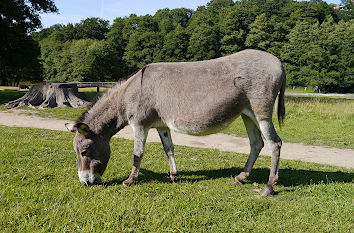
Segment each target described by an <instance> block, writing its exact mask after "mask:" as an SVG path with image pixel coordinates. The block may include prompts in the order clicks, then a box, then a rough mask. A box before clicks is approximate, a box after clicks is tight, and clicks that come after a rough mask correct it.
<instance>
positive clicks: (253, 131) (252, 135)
mask: <svg viewBox="0 0 354 233" xmlns="http://www.w3.org/2000/svg"><path fill="white" fill-rule="evenodd" d="M241 116H242V120H243V122H244V124H245V126H246V130H247V134H248V138H249V141H250V147H251V150H250V155H249V157H248V159H247V162H246V164H245V167H244V168H243V171H242V172H241V173H240V174H239V175H237V176H236V177H235V181H234V184H242V181H243V180H244V179H247V178H248V176H249V175H250V172H251V170H252V167H253V165H254V163H255V162H256V160H257V158H258V155H259V152H261V150H262V148H263V146H264V142H263V139H262V136H261V132H260V131H259V129H258V127H257V125H256V124H255V123H254V121H253V120H252V119H251V118H249V117H248V116H247V115H245V114H242V115H241Z"/></svg>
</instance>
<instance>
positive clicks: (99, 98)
mask: <svg viewBox="0 0 354 233" xmlns="http://www.w3.org/2000/svg"><path fill="white" fill-rule="evenodd" d="M146 67H147V66H144V67H143V68H141V69H139V70H138V71H136V72H135V73H133V74H131V75H130V76H128V78H126V79H122V80H121V81H120V82H117V84H115V85H114V86H112V87H111V88H109V89H108V90H107V91H105V92H103V93H102V92H100V93H98V94H97V96H96V97H95V98H94V99H93V100H92V101H91V103H89V104H88V105H87V107H86V111H85V112H83V113H82V114H81V116H80V117H79V118H78V119H77V120H76V123H79V122H83V121H84V120H85V119H86V116H87V114H88V113H89V111H90V110H91V109H92V108H93V107H94V106H95V105H96V104H97V103H99V102H101V101H102V99H105V98H106V97H107V96H109V95H110V93H111V92H112V91H114V90H115V89H117V88H119V87H120V86H121V85H122V84H124V83H125V82H126V81H128V80H129V79H130V78H131V77H133V76H134V75H135V74H137V73H138V72H139V71H141V72H142V74H141V76H142V77H143V75H144V71H145V69H146Z"/></svg>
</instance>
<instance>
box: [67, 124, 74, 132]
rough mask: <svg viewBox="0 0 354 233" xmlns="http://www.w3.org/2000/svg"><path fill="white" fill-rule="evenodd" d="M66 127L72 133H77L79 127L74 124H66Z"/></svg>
mask: <svg viewBox="0 0 354 233" xmlns="http://www.w3.org/2000/svg"><path fill="white" fill-rule="evenodd" d="M65 127H66V128H67V129H68V130H69V131H70V132H76V131H77V127H76V125H75V124H73V123H65Z"/></svg>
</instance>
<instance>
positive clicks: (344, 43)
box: [0, 0, 354, 93]
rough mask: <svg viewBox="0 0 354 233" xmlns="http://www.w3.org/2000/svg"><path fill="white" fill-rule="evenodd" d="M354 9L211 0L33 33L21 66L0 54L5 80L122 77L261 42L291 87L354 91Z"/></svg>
mask: <svg viewBox="0 0 354 233" xmlns="http://www.w3.org/2000/svg"><path fill="white" fill-rule="evenodd" d="M352 9H353V2H352V1H348V2H346V4H345V7H344V8H343V9H334V8H333V6H331V5H328V4H327V3H326V2H323V1H301V2H297V1H292V0H241V1H236V2H235V1H232V0H211V1H210V2H209V3H208V4H207V5H205V6H200V7H198V8H197V9H196V10H195V11H193V10H190V9H185V8H177V9H171V10H170V9H161V10H158V11H157V12H156V13H155V14H154V15H144V16H137V15H135V14H131V15H130V16H129V17H124V18H116V19H115V20H114V23H113V24H112V25H110V23H109V21H107V20H103V19H100V18H87V19H84V20H82V21H81V22H80V23H77V24H67V25H59V24H58V25H54V26H52V27H49V28H45V29H42V30H40V31H38V32H31V33H30V40H28V42H27V45H24V49H25V52H24V51H21V52H18V51H17V52H18V54H17V56H15V57H17V58H13V60H15V63H16V61H22V60H24V59H25V62H22V63H21V64H22V66H21V67H20V68H19V65H14V64H15V63H10V62H7V63H6V61H2V60H0V68H1V81H2V83H3V84H6V82H7V83H10V82H12V83H18V82H19V81H20V80H25V81H37V82H38V81H50V82H65V81H93V82H97V81H117V80H120V79H125V78H127V77H129V75H130V74H132V73H134V72H135V71H136V70H137V69H139V68H141V67H143V66H144V65H146V64H149V63H152V62H174V61H200V60H207V59H212V58H217V57H221V56H225V55H229V54H232V53H235V52H237V51H240V50H243V49H246V48H255V49H260V50H264V51H268V52H270V53H272V54H274V55H275V56H277V57H278V58H279V59H280V60H281V61H282V62H283V64H284V66H285V69H286V72H287V79H288V85H291V86H308V87H315V86H318V87H319V88H320V89H321V91H323V92H343V93H344V92H354V90H353V89H354V66H353V63H354V55H353V54H354V46H353V45H354V33H353V32H354V17H353V13H352ZM26 49H27V50H26ZM24 53H25V54H27V57H26V58H23V54H24ZM16 59H18V60H16ZM4 64H5V65H4Z"/></svg>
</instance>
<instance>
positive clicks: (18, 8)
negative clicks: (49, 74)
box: [0, 0, 57, 85]
mask: <svg viewBox="0 0 354 233" xmlns="http://www.w3.org/2000/svg"><path fill="white" fill-rule="evenodd" d="M56 11H57V9H56V7H55V5H54V2H53V1H51V0H31V1H24V0H16V1H15V0H3V1H1V4H0V16H1V17H0V34H1V37H0V44H1V47H0V76H1V77H0V78H1V83H2V84H3V85H4V84H5V85H6V84H8V82H9V80H15V81H16V82H18V81H19V79H21V78H22V79H23V78H25V79H29V80H32V79H33V78H38V76H40V68H39V66H40V65H39V63H38V60H37V57H36V55H38V52H37V51H38V46H37V44H36V43H35V42H34V41H33V39H32V38H30V37H29V36H28V34H29V33H31V32H33V31H34V30H36V29H38V28H39V27H40V26H41V22H40V18H39V14H40V13H43V12H56ZM28 54H30V55H28Z"/></svg>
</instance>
